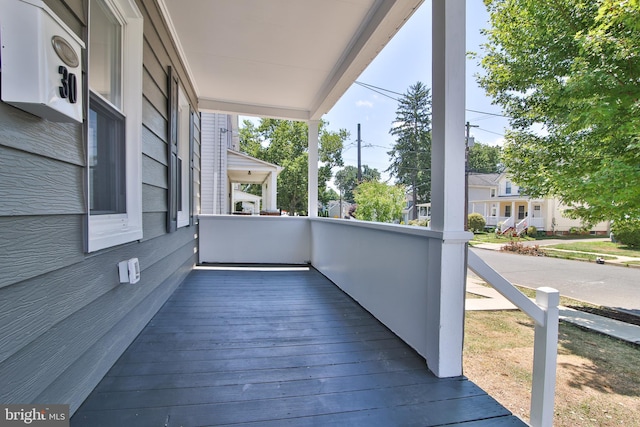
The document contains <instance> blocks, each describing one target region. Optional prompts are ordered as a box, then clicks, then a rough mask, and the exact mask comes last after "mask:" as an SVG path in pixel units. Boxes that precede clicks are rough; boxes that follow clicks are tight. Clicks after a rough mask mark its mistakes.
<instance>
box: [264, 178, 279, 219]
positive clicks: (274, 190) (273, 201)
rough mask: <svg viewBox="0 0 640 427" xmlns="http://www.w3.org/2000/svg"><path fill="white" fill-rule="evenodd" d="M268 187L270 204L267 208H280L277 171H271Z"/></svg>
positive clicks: (271, 209) (272, 209)
mask: <svg viewBox="0 0 640 427" xmlns="http://www.w3.org/2000/svg"><path fill="white" fill-rule="evenodd" d="M268 187H269V188H268V193H269V206H267V207H265V209H267V210H270V211H274V210H276V209H278V174H277V173H276V172H271V174H270V175H269V184H268Z"/></svg>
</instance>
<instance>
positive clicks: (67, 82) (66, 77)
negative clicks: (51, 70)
mask: <svg viewBox="0 0 640 427" xmlns="http://www.w3.org/2000/svg"><path fill="white" fill-rule="evenodd" d="M58 73H59V74H60V75H61V76H62V78H61V79H60V83H61V84H62V86H60V87H59V89H60V97H61V98H66V99H69V102H70V103H72V104H75V103H76V101H77V100H78V82H77V80H76V75H75V74H73V73H70V72H69V71H68V70H67V67H65V66H64V65H60V66H59V67H58Z"/></svg>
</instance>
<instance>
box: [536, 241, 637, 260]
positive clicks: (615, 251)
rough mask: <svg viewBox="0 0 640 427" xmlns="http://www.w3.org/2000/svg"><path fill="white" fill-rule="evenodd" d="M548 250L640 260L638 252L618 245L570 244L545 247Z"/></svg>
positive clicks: (603, 242) (600, 243)
mask: <svg viewBox="0 0 640 427" xmlns="http://www.w3.org/2000/svg"><path fill="white" fill-rule="evenodd" d="M547 247H548V248H555V249H565V250H569V251H580V252H592V253H596V254H607V255H619V256H630V257H637V258H640V250H637V249H631V248H628V247H626V246H624V245H621V244H619V243H613V242H609V241H602V242H571V243H560V244H558V245H551V246H547Z"/></svg>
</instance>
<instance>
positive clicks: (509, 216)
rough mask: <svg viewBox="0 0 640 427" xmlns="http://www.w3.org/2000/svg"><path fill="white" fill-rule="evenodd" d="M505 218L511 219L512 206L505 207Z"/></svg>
mask: <svg viewBox="0 0 640 427" xmlns="http://www.w3.org/2000/svg"><path fill="white" fill-rule="evenodd" d="M504 216H505V217H507V218H511V206H509V205H507V206H505V207H504Z"/></svg>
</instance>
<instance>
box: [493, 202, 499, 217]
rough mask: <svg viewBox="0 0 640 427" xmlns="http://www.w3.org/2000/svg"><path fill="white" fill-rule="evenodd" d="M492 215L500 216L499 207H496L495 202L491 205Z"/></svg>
mask: <svg viewBox="0 0 640 427" xmlns="http://www.w3.org/2000/svg"><path fill="white" fill-rule="evenodd" d="M491 216H498V209H497V208H496V205H495V203H494V204H493V205H491Z"/></svg>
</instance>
